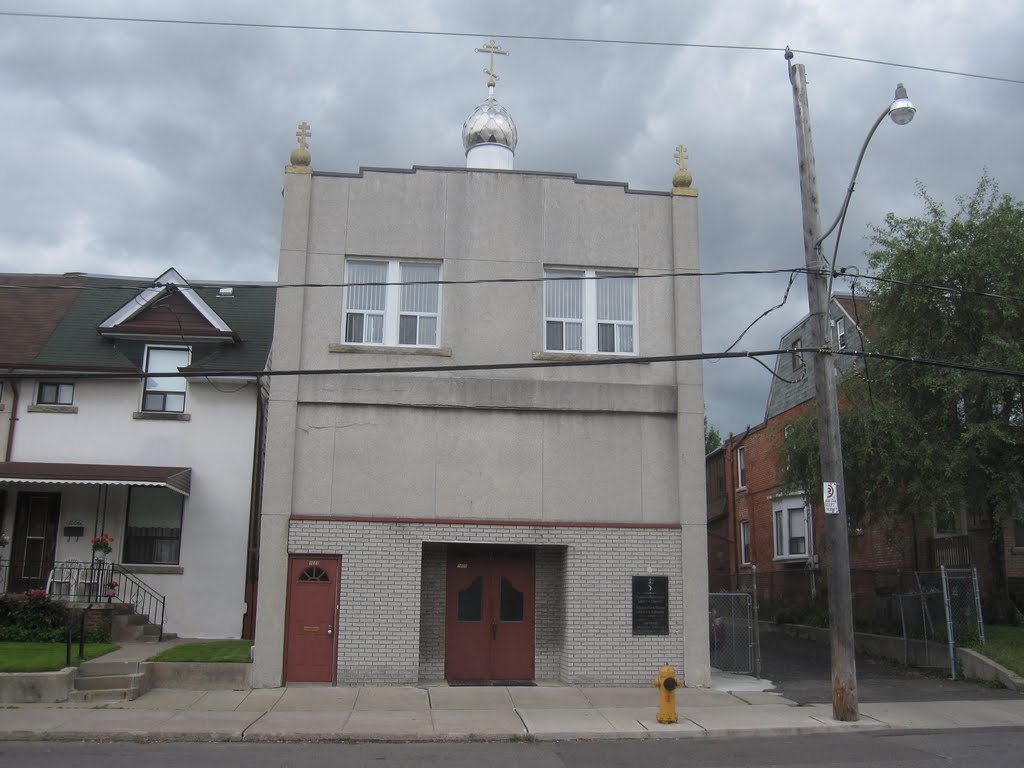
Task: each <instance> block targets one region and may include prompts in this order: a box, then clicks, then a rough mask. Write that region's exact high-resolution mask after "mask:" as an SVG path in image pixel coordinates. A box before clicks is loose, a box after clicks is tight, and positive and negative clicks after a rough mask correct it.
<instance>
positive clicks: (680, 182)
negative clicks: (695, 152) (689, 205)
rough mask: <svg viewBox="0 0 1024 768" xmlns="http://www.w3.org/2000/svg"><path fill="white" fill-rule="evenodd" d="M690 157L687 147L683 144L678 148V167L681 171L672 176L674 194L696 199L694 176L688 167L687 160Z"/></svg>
mask: <svg viewBox="0 0 1024 768" xmlns="http://www.w3.org/2000/svg"><path fill="white" fill-rule="evenodd" d="M688 157H689V155H688V154H687V153H686V147H684V146H683V145H682V144H679V145H677V146H676V165H678V166H679V170H677V171H676V172H675V175H673V176H672V194H673V195H685V196H687V197H696V196H697V190H696V189H692V188H691V185H692V184H693V174H691V173H690V170H689V169H688V168H687V167H686V160H687V158H688Z"/></svg>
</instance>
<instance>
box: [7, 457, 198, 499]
mask: <svg viewBox="0 0 1024 768" xmlns="http://www.w3.org/2000/svg"><path fill="white" fill-rule="evenodd" d="M0 483H50V484H57V485H148V486H155V487H164V488H169V489H170V490H172V491H176V492H178V493H180V494H181V495H182V496H188V494H189V491H190V490H191V486H192V468H191V467H148V466H143V465H140V464H51V463H49V462H34V461H4V462H0Z"/></svg>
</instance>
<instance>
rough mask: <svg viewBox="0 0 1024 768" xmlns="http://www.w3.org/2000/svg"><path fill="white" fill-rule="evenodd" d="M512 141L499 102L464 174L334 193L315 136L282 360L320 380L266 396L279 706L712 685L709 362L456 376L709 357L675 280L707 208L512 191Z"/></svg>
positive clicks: (614, 189) (268, 628)
mask: <svg viewBox="0 0 1024 768" xmlns="http://www.w3.org/2000/svg"><path fill="white" fill-rule="evenodd" d="M304 130H305V129H304V128H303V127H300V134H302V133H303V132H304ZM515 138H516V132H515V128H514V126H513V125H512V123H511V118H510V117H509V116H508V113H507V112H506V111H505V110H504V108H503V107H501V105H500V104H498V103H497V102H496V101H495V100H494V99H493V92H492V97H491V98H489V99H488V100H487V101H486V102H484V103H483V104H482V105H481V106H480V107H479V108H478V109H477V110H476V111H475V112H474V113H473V115H471V116H470V119H469V120H467V122H466V128H465V130H464V140H465V145H466V147H467V161H468V167H467V168H434V167H415V168H413V169H411V170H394V169H377V168H375V169H363V170H360V171H359V172H358V173H326V172H320V171H311V170H310V159H309V157H310V156H309V153H308V152H307V151H306V150H305V148H304V147H303V146H302V145H303V144H304V137H301V136H300V149H298V150H296V151H295V152H293V155H292V165H291V166H289V168H288V169H287V172H286V174H285V179H284V216H283V225H282V242H281V261H280V271H279V282H280V283H281V285H282V287H281V288H280V289H279V293H278V307H277V317H276V325H275V332H274V352H273V363H274V367H275V368H277V369H288V370H304V371H306V370H308V371H316V373H313V374H310V375H302V376H300V377H291V376H282V377H272V378H271V381H270V403H269V412H268V433H267V462H266V465H267V470H266V477H265V481H264V486H263V507H262V521H263V523H262V534H261V542H262V546H261V560H260V567H261V570H260V595H259V601H260V602H259V606H260V607H259V611H258V619H257V629H256V646H255V652H254V658H255V663H254V669H253V679H254V683H255V684H256V685H257V686H279V685H281V684H282V683H286V682H298V681H319V682H324V683H332V682H336V683H339V684H342V683H388V684H399V683H400V684H414V683H417V682H418V681H429V680H441V679H448V680H452V681H476V682H484V681H533V680H561V681H564V682H569V683H577V684H631V685H640V684H649V681H650V680H651V679H652V676H653V675H656V672H657V669H658V667H660V666H661V665H663V664H665V663H666V662H672V663H675V664H676V665H677V666H678V667H679V668H680V672H682V673H685V678H686V682H687V684H688V685H696V686H700V685H707V684H708V682H709V673H710V667H709V661H708V658H709V657H708V632H707V560H706V547H705V526H704V522H705V520H704V517H705V513H704V479H703V471H702V466H701V459H702V457H703V418H702V417H703V400H702V374H701V364H700V363H699V362H687V363H671V362H670V363H651V364H626V365H621V364H620V365H597V366H592V367H579V366H577V367H547V368H526V369H519V370H516V369H506V370H488V369H482V370H458V367H459V366H474V365H483V366H486V365H488V364H499V365H504V364H510V365H521V364H531V365H532V364H558V363H569V364H573V363H589V362H605V361H614V362H626V363H629V362H630V361H631V360H633V359H634V358H636V357H637V356H644V355H672V354H694V353H699V352H700V349H701V346H700V345H701V333H700V294H699V285H698V281H697V280H694V279H685V278H675V279H673V278H669V277H664V276H663V275H664V274H665V273H672V272H676V273H678V272H696V271H697V270H698V268H699V264H698V247H697V198H696V191H695V190H692V189H689V180H688V179H686V180H685V183H683V180H682V179H681V178H679V179H678V181H677V184H676V188H675V194H673V193H670V192H668V191H665V192H635V191H633V190H630V189H629V188H628V187H627V186H626V185H624V184H611V183H604V182H587V181H582V180H579V179H577V178H576V177H575V176H573V175H569V174H556V173H532V172H522V171H513V170H510V169H511V159H512V152H513V150H514V147H515ZM681 173H682V172H680V174H677V178H678V177H680V176H681ZM655 276H659V277H655ZM648 277H650V278H652V279H643V278H648ZM507 278H512V279H515V280H519V281H523V282H513V283H502V282H500V281H501V280H503V279H507ZM495 281H497V282H495ZM284 286H296V287H284ZM343 286H347V287H343ZM449 367H451V368H454V369H455V370H452V371H450V372H449V371H446V370H443V369H445V368H449ZM418 368H427V369H429V370H418V371H410V372H402V369H418ZM436 368H440V369H442V370H434V369H436ZM381 369H383V371H384V372H380V373H376V372H375V371H379V370H381ZM282 607H284V610H282Z"/></svg>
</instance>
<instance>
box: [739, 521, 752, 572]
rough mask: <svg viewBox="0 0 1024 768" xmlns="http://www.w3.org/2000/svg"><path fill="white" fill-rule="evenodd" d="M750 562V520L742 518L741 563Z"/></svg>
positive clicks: (748, 563) (747, 563) (746, 563)
mask: <svg viewBox="0 0 1024 768" xmlns="http://www.w3.org/2000/svg"><path fill="white" fill-rule="evenodd" d="M750 563H751V560H750V521H749V520H740V565H750Z"/></svg>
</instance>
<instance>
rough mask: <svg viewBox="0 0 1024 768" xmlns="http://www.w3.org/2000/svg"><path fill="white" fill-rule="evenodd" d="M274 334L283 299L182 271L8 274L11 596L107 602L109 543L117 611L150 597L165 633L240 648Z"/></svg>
mask: <svg viewBox="0 0 1024 768" xmlns="http://www.w3.org/2000/svg"><path fill="white" fill-rule="evenodd" d="M273 319H274V288H273V287H272V286H266V285H250V284H237V283H234V284H223V285H219V286H212V287H211V286H205V287H195V288H193V287H192V286H190V285H189V284H188V283H187V282H186V281H185V280H184V279H183V278H182V277H181V275H179V274H178V273H177V272H176V271H175V270H173V269H172V270H168V271H167V272H166V273H164V274H163V275H161V276H160V277H158V278H157V279H156V280H154V281H143V280H139V279H136V278H125V277H92V276H87V275H82V274H70V275H16V274H6V275H3V276H0V324H2V325H3V327H4V337H3V341H2V342H0V380H2V382H3V385H2V386H3V389H2V392H0V450H2V455H0V458H2V462H0V531H3V532H5V533H7V534H8V535H10V537H11V539H12V541H11V544H10V546H9V547H8V548H7V549H6V550H0V556H2V557H3V560H4V566H5V567H4V568H2V569H0V590H2V589H4V588H6V590H7V591H10V592H21V591H25V590H29V589H49V590H51V591H52V592H53V593H54V594H60V595H62V596H64V597H67V598H74V599H81V600H83V601H88V600H91V599H94V598H95V596H96V594H97V593H96V592H95V590H97V589H99V590H100V592H99V596H101V597H103V596H104V594H105V588H106V586H107V584H106V583H103V584H95V583H87V581H88V579H90V578H93V580H95V577H94V576H91V575H90V574H91V573H92V572H93V570H92V568H91V566H92V558H93V552H92V547H91V545H90V539H91V538H93V537H95V536H100V535H102V534H106V535H108V536H110V537H112V538H113V545H112V552H111V553H110V554H109V555H107V556H106V558H105V559H106V566H110V565H113V566H114V570H115V571H116V573H114V575H113V576H112V577H111V576H109V575H108V576H104V582H105V581H106V580H107V579H108V578H112V579H114V580H118V581H119V582H120V584H119V586H120V589H119V590H118V594H117V597H118V599H126V600H128V599H129V598H130V595H129V594H128V593H129V592H131V591H133V590H142V589H143V587H144V588H146V589H148V590H150V591H151V592H152V593H154V594H156V595H159V596H162V597H164V598H165V599H166V613H165V616H164V619H165V629H166V630H167V631H169V632H173V633H177V634H179V635H184V636H188V637H212V638H229V637H239V636H240V635H241V634H242V632H243V626H242V625H243V617H244V615H245V614H246V610H247V609H246V588H247V587H246V571H247V559H248V550H247V548H248V546H249V543H250V542H249V540H248V539H249V530H250V518H251V517H252V514H253V504H254V501H255V494H254V487H255V484H254V471H255V469H256V467H257V464H256V460H257V459H258V456H257V454H256V450H255V447H256V444H257V440H256V435H257V428H258V426H259V422H260V407H261V398H260V392H259V388H258V381H257V377H256V376H255V375H253V372H259V371H261V370H263V369H264V367H265V365H266V362H267V355H268V353H269V349H270V340H271V333H272V329H273ZM181 372H190V373H201V372H207V373H213V372H218V373H225V372H227V373H229V374H231V375H229V376H227V377H219V378H214V377H210V378H205V377H204V378H185V377H183V376H181V375H179V374H180V373H181ZM234 372H237V374H235V373H234ZM146 373H148V374H150V375H149V376H144V375H143V374H146ZM250 571H251V572H252V573H253V574H254V569H250ZM254 607H255V606H254V605H253V606H250V612H251V610H252V609H254Z"/></svg>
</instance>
